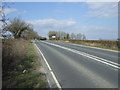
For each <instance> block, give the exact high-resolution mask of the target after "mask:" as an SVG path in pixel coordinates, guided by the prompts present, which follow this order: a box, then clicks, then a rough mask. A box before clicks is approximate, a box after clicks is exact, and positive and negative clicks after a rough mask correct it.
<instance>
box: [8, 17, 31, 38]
mask: <svg viewBox="0 0 120 90" xmlns="http://www.w3.org/2000/svg"><path fill="white" fill-rule="evenodd" d="M30 29H31V27H30V24H27V23H26V22H25V21H22V20H20V19H18V18H14V19H13V20H11V21H10V24H9V25H7V26H6V30H7V31H10V32H11V33H12V34H13V36H14V38H20V37H21V35H22V33H23V32H24V31H27V30H30Z"/></svg>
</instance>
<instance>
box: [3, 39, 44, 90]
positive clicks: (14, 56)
mask: <svg viewBox="0 0 120 90" xmlns="http://www.w3.org/2000/svg"><path fill="white" fill-rule="evenodd" d="M37 58H38V57H37V56H36V55H35V50H34V46H33V44H32V43H31V42H30V41H27V40H23V39H11V40H7V39H6V40H3V41H2V69H3V70H2V74H3V76H2V81H3V82H2V87H3V88H42V87H45V86H46V85H45V80H44V78H43V77H42V76H40V73H38V72H34V73H33V68H34V67H33V66H34V63H35V62H36V59H37Z"/></svg>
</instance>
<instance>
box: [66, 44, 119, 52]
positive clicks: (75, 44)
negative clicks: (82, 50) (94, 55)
mask: <svg viewBox="0 0 120 90" xmlns="http://www.w3.org/2000/svg"><path fill="white" fill-rule="evenodd" d="M67 44H70V45H75V46H82V47H89V48H95V49H99V50H106V51H112V52H119V51H115V50H109V49H103V48H99V47H91V46H85V45H78V44H72V43H67Z"/></svg>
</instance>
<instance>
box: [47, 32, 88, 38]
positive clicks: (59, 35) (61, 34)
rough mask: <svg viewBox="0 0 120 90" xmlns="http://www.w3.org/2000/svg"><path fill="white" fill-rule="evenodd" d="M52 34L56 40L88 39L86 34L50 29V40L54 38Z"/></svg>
mask: <svg viewBox="0 0 120 90" xmlns="http://www.w3.org/2000/svg"><path fill="white" fill-rule="evenodd" d="M52 36H55V40H70V39H71V40H86V36H85V35H84V34H81V33H79V34H74V33H71V34H69V33H66V32H63V31H49V32H48V37H49V39H50V40H52V39H54V38H52Z"/></svg>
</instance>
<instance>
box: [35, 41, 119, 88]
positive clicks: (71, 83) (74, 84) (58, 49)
mask: <svg viewBox="0 0 120 90" xmlns="http://www.w3.org/2000/svg"><path fill="white" fill-rule="evenodd" d="M36 44H37V46H38V47H39V48H40V50H41V52H42V53H43V55H44V56H45V58H46V60H47V62H48V63H49V65H50V67H51V68H52V70H53V72H54V74H55V76H56V78H57V80H58V82H59V83H60V85H61V87H62V88H118V69H119V64H118V52H113V51H107V50H102V49H95V48H89V47H84V46H78V45H72V44H65V43H57V42H50V41H36Z"/></svg>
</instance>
